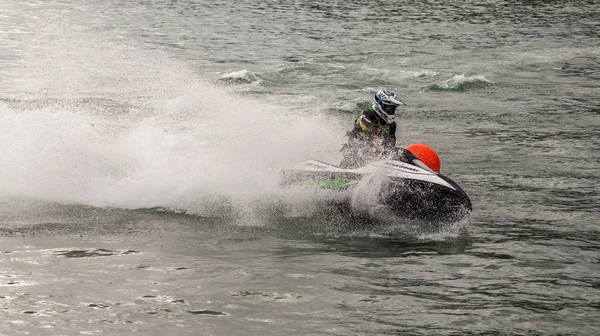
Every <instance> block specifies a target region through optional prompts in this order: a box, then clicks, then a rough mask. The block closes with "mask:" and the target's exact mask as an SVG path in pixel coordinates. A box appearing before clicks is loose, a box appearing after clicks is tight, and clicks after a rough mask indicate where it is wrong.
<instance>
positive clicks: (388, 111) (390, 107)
mask: <svg viewBox="0 0 600 336" xmlns="http://www.w3.org/2000/svg"><path fill="white" fill-rule="evenodd" d="M399 105H406V104H404V102H403V101H401V100H400V99H399V98H398V95H397V94H396V93H395V92H394V91H390V90H388V89H381V90H379V91H377V93H376V94H375V97H373V110H375V113H376V114H377V116H378V117H379V118H381V119H383V120H384V121H385V122H386V123H387V124H390V123H393V122H394V114H396V107H398V106H399Z"/></svg>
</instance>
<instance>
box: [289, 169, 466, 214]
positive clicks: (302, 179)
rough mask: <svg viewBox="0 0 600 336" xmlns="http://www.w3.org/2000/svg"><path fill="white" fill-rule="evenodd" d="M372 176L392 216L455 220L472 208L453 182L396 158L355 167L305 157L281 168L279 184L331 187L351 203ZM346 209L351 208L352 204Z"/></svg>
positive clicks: (379, 197) (379, 199) (379, 200)
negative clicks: (378, 179)
mask: <svg viewBox="0 0 600 336" xmlns="http://www.w3.org/2000/svg"><path fill="white" fill-rule="evenodd" d="M374 176H378V177H382V178H383V182H381V183H377V185H376V183H373V186H372V187H373V188H379V190H378V191H377V197H376V198H377V200H376V201H377V202H378V203H379V205H381V206H384V207H385V208H387V209H389V210H390V211H391V212H392V213H393V214H394V215H397V216H400V217H403V218H410V219H422V220H427V221H440V220H443V221H447V220H450V221H454V220H460V219H462V218H465V217H467V216H468V215H469V214H470V212H471V210H472V205H471V200H470V199H469V196H467V194H466V193H465V191H464V190H463V189H462V188H461V187H460V186H459V185H458V184H456V182H454V181H452V180H451V179H450V178H448V177H446V176H444V175H442V174H439V173H435V172H433V171H432V170H431V169H427V168H426V167H423V168H421V167H418V166H415V165H413V164H410V163H406V162H401V161H397V160H382V161H375V162H371V163H368V164H367V165H365V166H363V167H359V168H355V169H343V168H340V167H338V166H335V165H332V164H329V163H325V162H322V161H318V160H307V161H304V162H302V163H300V164H298V165H297V166H295V167H294V168H292V169H284V170H282V171H281V174H280V185H281V186H282V187H284V188H290V187H304V188H316V189H329V190H334V191H336V192H338V193H340V194H342V195H345V196H346V197H345V199H346V202H348V204H350V203H351V198H352V197H355V196H356V192H357V190H358V189H357V188H359V185H360V187H361V188H363V189H361V190H364V187H365V183H366V184H367V188H368V187H369V185H368V184H369V183H371V182H370V180H373V179H370V178H372V177H374ZM380 180H381V179H380ZM338 199H339V198H338ZM342 199H344V197H342ZM348 211H352V209H351V207H349V210H348Z"/></svg>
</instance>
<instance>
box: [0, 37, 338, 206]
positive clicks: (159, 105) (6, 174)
mask: <svg viewBox="0 0 600 336" xmlns="http://www.w3.org/2000/svg"><path fill="white" fill-rule="evenodd" d="M35 43H37V44H34V47H35V48H34V50H33V51H32V52H30V53H29V54H27V55H25V57H24V59H31V58H34V61H35V62H31V63H28V64H27V63H26V64H25V65H24V66H23V68H22V69H21V70H20V71H21V74H19V72H18V71H17V72H16V74H17V75H18V76H17V77H19V78H20V80H18V81H17V80H13V81H12V82H11V83H12V85H13V88H14V89H15V91H14V92H17V93H15V94H14V97H13V98H15V100H17V101H35V102H36V103H35V104H30V105H27V106H25V107H23V106H19V104H12V103H11V104H6V103H0V149H1V155H0V186H2V188H1V189H0V197H3V198H6V197H18V198H30V199H38V200H42V201H51V202H61V203H68V204H69V203H76V204H88V205H93V206H111V207H119V208H149V207H166V208H173V209H180V210H184V211H187V212H191V213H199V214H202V213H205V212H207V211H209V210H210V209H212V210H213V212H214V209H219V210H218V211H220V212H223V211H228V210H227V209H229V210H230V209H240V208H243V206H239V204H247V202H248V201H249V200H255V199H259V198H265V197H277V196H276V195H277V193H278V192H279V188H278V185H277V180H278V172H279V170H280V169H281V168H284V167H291V166H293V165H295V164H296V163H298V162H300V161H302V160H305V159H308V158H321V159H331V158H332V157H334V159H335V153H336V148H337V147H338V146H339V143H341V141H342V140H343V137H342V133H341V132H339V131H336V130H335V129H332V126H331V123H330V122H329V121H328V120H326V118H324V117H318V116H314V115H312V116H311V115H302V114H297V113H295V114H292V113H289V111H288V107H285V106H277V105H274V104H272V103H266V102H263V101H260V100H258V99H253V98H249V97H241V96H239V95H237V94H235V92H233V91H232V90H231V88H223V87H219V86H216V85H213V84H211V83H209V82H206V81H202V80H199V79H198V78H197V76H198V74H196V73H195V72H194V71H192V70H191V69H189V68H188V67H186V66H185V65H182V64H181V63H179V62H177V61H175V60H171V59H168V60H166V61H165V60H164V58H165V57H168V56H165V55H161V54H160V53H156V52H152V53H150V52H145V51H144V50H140V49H137V48H132V47H129V46H124V45H121V44H118V43H113V42H104V41H101V40H95V41H91V40H90V38H89V36H79V35H72V34H71V35H69V36H67V37H65V36H62V37H60V38H58V37H57V38H53V39H47V40H45V41H44V42H43V43H42V42H41V41H40V40H37V41H35ZM65 50H66V51H67V52H65ZM157 56H160V57H163V59H162V60H161V59H159V60H157ZM34 64H36V65H34ZM44 65H45V66H44ZM61 76H62V80H61ZM40 106H42V107H40ZM215 204H217V205H219V206H217V207H216V208H215V206H214V205H215Z"/></svg>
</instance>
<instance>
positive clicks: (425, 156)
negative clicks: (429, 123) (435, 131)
mask: <svg viewBox="0 0 600 336" xmlns="http://www.w3.org/2000/svg"><path fill="white" fill-rule="evenodd" d="M406 149H407V150H409V151H410V152H411V153H413V155H414V156H416V157H417V159H419V160H421V162H423V163H424V164H425V165H426V166H427V167H429V168H431V170H433V171H434V172H436V173H439V172H440V158H439V157H438V155H437V153H436V152H435V151H434V150H433V149H431V147H429V146H427V145H423V144H412V145H408V146H406Z"/></svg>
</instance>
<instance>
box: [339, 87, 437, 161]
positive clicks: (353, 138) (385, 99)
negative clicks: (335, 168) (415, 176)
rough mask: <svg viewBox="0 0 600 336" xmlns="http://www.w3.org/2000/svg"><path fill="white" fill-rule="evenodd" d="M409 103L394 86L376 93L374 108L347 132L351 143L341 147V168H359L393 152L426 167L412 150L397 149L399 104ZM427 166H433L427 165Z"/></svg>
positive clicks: (398, 156) (362, 115) (399, 157)
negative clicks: (399, 96)
mask: <svg viewBox="0 0 600 336" xmlns="http://www.w3.org/2000/svg"><path fill="white" fill-rule="evenodd" d="M400 105H406V104H404V102H403V101H401V100H400V98H398V95H397V94H396V93H395V92H394V91H391V90H388V89H381V90H379V91H377V93H376V94H375V96H374V97H373V105H372V107H371V108H369V109H367V110H364V111H362V113H361V114H360V115H359V116H358V117H357V118H356V120H354V128H353V129H352V130H351V131H349V132H348V133H347V135H348V143H346V144H345V145H344V146H343V147H342V150H341V152H342V157H343V158H342V162H341V163H340V167H341V168H345V169H348V168H358V167H361V166H364V165H365V164H366V163H368V162H369V161H373V160H381V159H383V158H385V157H387V156H389V155H390V154H394V155H395V157H394V158H395V159H397V160H400V161H406V162H409V163H412V164H416V165H417V166H419V167H421V168H423V167H422V166H424V167H427V166H425V165H424V164H423V163H422V162H421V161H419V160H418V159H417V158H416V157H415V156H414V155H413V154H412V153H411V152H410V151H408V150H406V149H403V150H402V151H400V152H399V149H396V147H395V146H396V122H395V121H394V117H395V115H396V108H397V107H398V106H400ZM427 170H430V169H429V168H427Z"/></svg>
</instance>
